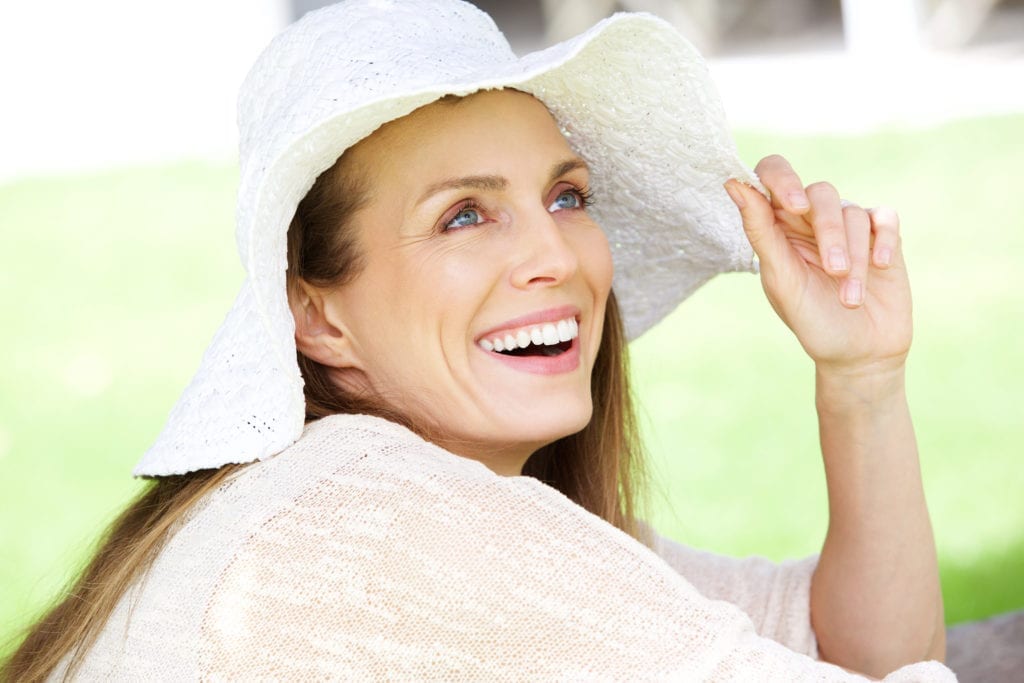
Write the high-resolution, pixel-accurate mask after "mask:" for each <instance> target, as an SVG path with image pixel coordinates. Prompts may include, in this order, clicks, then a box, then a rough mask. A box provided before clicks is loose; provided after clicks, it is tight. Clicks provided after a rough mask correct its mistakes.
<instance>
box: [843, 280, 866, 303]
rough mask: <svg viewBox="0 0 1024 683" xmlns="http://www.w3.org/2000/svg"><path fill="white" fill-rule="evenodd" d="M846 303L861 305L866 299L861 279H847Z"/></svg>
mask: <svg viewBox="0 0 1024 683" xmlns="http://www.w3.org/2000/svg"><path fill="white" fill-rule="evenodd" d="M845 299H846V303H847V304H849V305H850V306H860V305H861V303H862V302H863V301H864V287H863V286H862V285H861V283H860V280H856V279H854V278H850V279H849V280H847V281H846V289H845Z"/></svg>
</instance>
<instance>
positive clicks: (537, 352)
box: [497, 340, 572, 356]
mask: <svg viewBox="0 0 1024 683" xmlns="http://www.w3.org/2000/svg"><path fill="white" fill-rule="evenodd" d="M570 347H572V340H569V341H564V342H558V343H557V344H553V345H551V346H535V345H533V344H530V345H529V346H527V347H526V348H525V349H521V348H518V347H516V348H514V349H512V350H511V351H509V350H508V349H506V350H504V351H497V353H500V354H501V355H503V356H561V355H562V354H563V353H565V352H566V351H568V350H569V349H570Z"/></svg>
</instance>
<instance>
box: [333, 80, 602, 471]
mask: <svg viewBox="0 0 1024 683" xmlns="http://www.w3.org/2000/svg"><path fill="white" fill-rule="evenodd" d="M350 153H351V154H353V155H354V158H353V159H352V162H353V163H352V164H351V165H350V166H349V168H356V169H359V170H360V172H363V173H365V175H366V177H367V179H368V181H369V184H368V185H369V197H368V202H367V203H366V204H365V205H364V207H363V208H362V209H360V210H359V211H358V212H357V213H356V214H355V222H354V226H355V229H356V238H357V242H358V244H359V245H360V250H361V252H362V254H363V262H364V267H363V269H362V270H361V271H360V273H359V275H358V276H357V277H356V279H354V280H353V281H351V282H349V283H347V284H345V285H344V286H342V287H340V288H337V289H333V290H330V291H327V292H325V293H324V298H323V315H324V318H325V320H326V322H328V323H330V328H331V329H332V334H333V341H334V343H335V344H336V345H337V348H338V349H339V350H340V353H339V355H338V358H340V359H341V360H340V361H339V362H336V363H335V365H336V366H338V369H337V370H336V371H335V372H334V375H333V376H334V377H335V380H336V381H339V382H342V383H343V385H344V386H346V387H347V388H349V389H351V388H357V389H361V390H369V392H370V393H371V395H372V396H374V397H376V398H378V399H382V400H383V401H384V402H385V403H386V404H387V405H389V406H391V407H392V408H395V409H397V410H398V411H399V412H401V413H403V414H405V415H407V416H409V417H411V418H412V419H413V420H414V421H417V422H420V423H423V424H425V425H426V426H427V427H428V428H429V429H431V430H433V433H432V438H433V439H434V440H435V441H438V442H439V443H440V445H442V446H444V447H446V448H448V449H449V450H451V451H453V452H455V453H458V454H460V455H464V456H467V457H472V458H475V459H478V460H480V461H482V462H484V463H485V464H486V465H488V466H489V467H491V469H493V470H495V471H496V472H499V473H501V474H519V472H520V469H521V467H522V464H523V463H524V462H525V460H526V459H527V458H528V457H529V455H530V454H531V453H532V452H534V451H535V450H536V449H537V448H539V447H541V446H543V445H545V444H547V443H550V442H552V441H554V440H556V439H559V438H561V437H563V436H566V435H569V434H572V433H574V432H577V431H579V430H580V429H582V428H583V427H584V426H585V425H586V424H587V422H588V421H589V420H590V417H591V412H592V406H591V397H590V374H591V369H592V368H593V365H594V359H595V357H596V355H597V350H598V346H599V345H600V341H601V329H602V323H603V320H604V312H605V302H606V300H607V297H608V292H609V289H610V287H611V280H612V261H611V253H610V251H609V248H608V243H607V241H606V239H605V236H604V234H603V233H602V231H601V229H600V228H599V227H598V226H597V225H596V224H595V223H594V221H593V220H591V218H590V216H589V215H588V214H587V211H586V207H585V204H586V203H587V202H588V201H589V196H588V190H587V187H588V183H589V177H588V171H587V167H586V165H585V164H584V163H583V161H582V160H581V159H580V158H579V157H577V156H576V155H575V154H574V153H573V152H572V150H571V149H570V148H569V146H568V144H567V143H566V141H565V138H564V137H563V136H562V135H561V133H560V132H559V129H558V127H557V125H556V124H555V122H554V120H553V119H552V117H551V115H550V114H549V113H548V111H547V109H546V108H545V107H544V106H543V105H542V104H541V103H540V102H539V101H537V100H536V99H534V98H533V97H532V96H530V95H527V94H524V93H520V92H516V91H490V92H482V93H478V94H476V95H473V96H471V97H468V98H465V99H462V100H458V101H455V102H440V103H435V104H433V105H430V106H427V107H424V108H422V109H420V110H417V111H416V112H414V113H412V114H410V115H409V116H406V117H405V118H402V119H399V120H397V121H395V122H393V123H391V124H388V125H387V126H385V127H383V128H381V129H380V130H378V131H377V132H376V133H374V134H373V135H372V136H371V137H370V138H368V139H366V140H365V141H363V142H362V143H360V144H359V145H357V146H356V147H355V148H353V150H351V152H350ZM510 348H511V349H512V350H511V352H510Z"/></svg>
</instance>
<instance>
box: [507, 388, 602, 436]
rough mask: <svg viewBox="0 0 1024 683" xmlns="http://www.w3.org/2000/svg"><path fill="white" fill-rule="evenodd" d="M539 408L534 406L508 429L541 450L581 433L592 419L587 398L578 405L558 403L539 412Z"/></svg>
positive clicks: (591, 409)
mask: <svg viewBox="0 0 1024 683" xmlns="http://www.w3.org/2000/svg"><path fill="white" fill-rule="evenodd" d="M538 408H539V406H534V407H533V408H532V409H531V410H529V411H528V412H527V414H526V415H523V416H522V418H521V419H519V420H516V422H515V423H514V424H512V425H509V429H510V430H511V431H513V432H514V433H517V434H519V439H520V440H522V441H524V442H530V443H534V444H538V445H537V448H541V447H543V446H546V445H548V444H550V443H554V442H555V441H558V440H559V439H562V438H564V437H567V436H569V435H571V434H575V433H577V432H579V431H581V430H582V429H583V428H584V427H586V426H587V425H588V424H590V420H591V418H592V417H593V413H594V410H593V404H592V403H591V401H590V397H589V396H587V400H586V402H580V404H579V405H567V404H566V403H564V402H563V403H560V404H559V405H557V406H552V410H549V411H541V410H539V409H538Z"/></svg>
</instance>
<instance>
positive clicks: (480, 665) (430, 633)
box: [58, 415, 955, 681]
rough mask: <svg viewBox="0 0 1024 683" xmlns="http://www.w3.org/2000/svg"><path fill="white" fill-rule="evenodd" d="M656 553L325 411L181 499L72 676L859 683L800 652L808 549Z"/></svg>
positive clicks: (806, 634)
mask: <svg viewBox="0 0 1024 683" xmlns="http://www.w3.org/2000/svg"><path fill="white" fill-rule="evenodd" d="M655 551H656V552H652V551H651V550H650V549H648V548H647V547H645V546H644V545H642V544H641V543H638V542H637V541H635V540H634V539H632V538H630V537H629V536H627V535H626V534H624V533H622V532H620V531H619V530H618V529H615V528H614V527H612V526H611V525H609V524H607V523H606V522H604V521H603V520H601V519H599V518H597V517H595V516H594V515H591V514H590V513H588V512H587V511H585V510H584V509H582V508H581V507H579V506H578V505H576V504H575V503H573V502H572V501H570V500H569V499H568V498H566V497H565V496H563V495H562V494H561V493H559V492H558V491H556V490H555V489H553V488H551V487H549V486H547V485H545V484H542V483H541V482H539V481H537V480H535V479H532V478H530V477H501V476H498V475H496V474H494V473H492V472H491V471H490V470H489V469H487V467H485V466H484V465H482V464H481V463H479V462H476V461H474V460H469V459H466V458H461V457H459V456H456V455H453V454H451V453H449V452H447V451H444V450H442V449H440V448H438V447H436V446H433V445H431V444H429V443H427V442H425V441H423V440H422V439H420V438H419V437H417V436H416V435H414V434H412V433H411V432H409V431H407V430H406V429H404V428H402V427H400V426H398V425H395V424H392V423H390V422H386V421H384V420H380V419H377V418H372V417H367V416H341V415H339V416H334V417H329V418H325V419H323V420H320V421H318V422H316V423H314V424H312V425H310V426H308V427H307V428H306V430H305V433H304V434H303V437H302V439H301V440H299V442H298V443H296V444H295V445H294V446H292V447H291V448H289V449H288V450H287V451H285V452H283V453H281V454H280V455H277V456H276V457H274V458H271V459H270V460H267V461H264V462H261V463H256V464H253V465H251V466H248V467H245V468H243V469H242V470H241V471H240V472H239V473H238V474H237V475H235V476H233V477H232V478H231V479H230V480H228V481H227V482H226V483H224V484H223V485H222V486H221V487H220V488H218V489H217V490H216V491H214V492H213V493H212V494H211V495H210V496H208V498H207V499H205V500H204V501H203V502H202V503H201V504H200V505H199V506H197V507H196V508H195V509H194V510H192V511H191V512H190V514H189V515H188V517H187V518H186V519H184V520H183V521H182V523H181V524H180V525H179V526H178V527H177V528H176V530H175V533H174V535H173V537H172V538H171V539H170V540H169V541H168V543H167V545H166V547H165V548H164V550H163V551H162V553H161V554H160V556H159V557H158V558H157V560H156V562H155V564H154V565H153V567H152V568H151V570H150V571H149V572H148V574H147V575H146V576H145V578H144V580H142V581H141V582H139V583H138V584H137V585H136V586H135V587H134V588H133V589H132V590H130V591H129V592H128V593H127V594H126V595H125V596H124V598H123V599H122V600H121V603H120V604H119V606H118V607H117V608H116V610H115V611H114V613H113V614H112V616H111V618H110V620H109V622H108V623H107V625H106V627H105V628H104V630H103V632H102V634H101V635H100V638H99V640H98V641H97V643H96V644H95V645H94V647H93V648H92V649H91V651H90V652H89V653H88V655H87V657H86V660H85V663H84V665H83V668H81V669H80V670H79V671H78V677H80V678H82V679H85V680H93V679H104V680H110V679H116V680H126V679H130V680H196V679H209V680H251V679H276V680H295V679H317V680H322V679H358V680H365V679H378V680H379V679H389V680H410V679H444V680H488V681H490V680H521V679H540V680H567V679H568V680H666V679H668V680H741V681H752V680H769V679H772V680H787V681H792V680H816V681H821V680H847V679H849V680H854V679H857V677H854V676H850V675H849V674H846V673H845V672H843V671H842V670H840V669H838V668H836V667H834V666H831V665H828V664H824V663H821V662H817V661H815V660H814V659H813V657H814V656H815V654H816V644H815V640H814V633H813V631H812V630H811V626H810V621H809V597H808V596H809V586H810V580H811V573H812V571H813V569H814V559H813V558H811V559H808V560H804V561H800V562H793V563H784V564H782V565H776V564H773V563H770V562H768V561H766V560H762V559H757V558H754V559H746V560H734V559H729V558H723V557H716V556H713V555H709V554H706V553H700V552H696V551H693V550H690V549H687V548H684V547H682V546H680V545H677V544H675V543H672V542H670V541H667V540H665V539H660V538H659V539H657V540H656V543H655ZM58 675H59V672H58ZM886 680H892V681H911V680H914V681H916V680H936V681H950V680H955V679H954V677H953V675H952V674H951V673H950V672H949V671H948V670H947V669H946V668H944V667H943V666H941V665H940V664H937V663H934V662H930V663H923V664H915V665H912V666H908V667H905V668H903V669H901V670H900V671H898V672H896V673H894V674H892V675H891V676H890V677H889V678H888V679H886Z"/></svg>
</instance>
